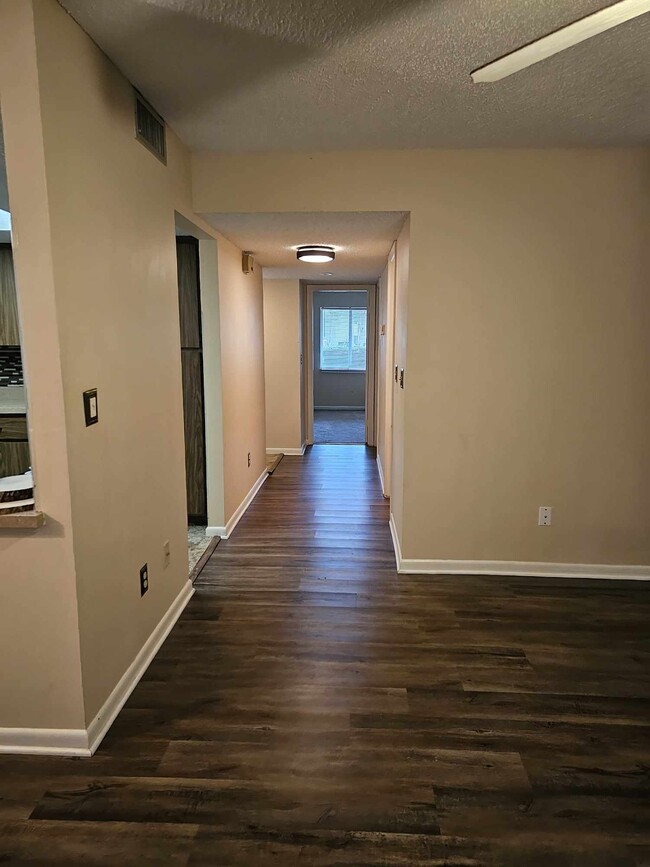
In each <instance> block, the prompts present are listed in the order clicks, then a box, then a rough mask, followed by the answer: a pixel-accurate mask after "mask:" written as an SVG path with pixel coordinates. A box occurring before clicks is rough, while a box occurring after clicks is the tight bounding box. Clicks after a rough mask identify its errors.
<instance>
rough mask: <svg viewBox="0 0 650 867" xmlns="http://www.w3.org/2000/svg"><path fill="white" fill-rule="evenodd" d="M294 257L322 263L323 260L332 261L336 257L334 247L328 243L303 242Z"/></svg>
mask: <svg viewBox="0 0 650 867" xmlns="http://www.w3.org/2000/svg"><path fill="white" fill-rule="evenodd" d="M296 258H298V259H300V261H301V262H314V263H315V264H318V263H320V264H322V263H323V262H333V261H334V259H335V258H336V253H335V252H334V247H330V246H329V245H328V244H303V245H302V247H298V250H297V251H296Z"/></svg>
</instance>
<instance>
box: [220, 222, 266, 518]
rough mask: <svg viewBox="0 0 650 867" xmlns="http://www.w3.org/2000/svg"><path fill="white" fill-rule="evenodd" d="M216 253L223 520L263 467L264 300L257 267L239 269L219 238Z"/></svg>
mask: <svg viewBox="0 0 650 867" xmlns="http://www.w3.org/2000/svg"><path fill="white" fill-rule="evenodd" d="M218 256H219V306H220V313H221V382H222V395H223V419H224V426H223V443H224V482H225V515H226V523H227V522H228V521H229V520H230V519H231V518H232V517H233V515H234V514H235V512H236V511H237V509H238V507H239V506H240V505H241V504H242V502H243V501H244V499H245V498H246V496H247V495H248V493H249V492H250V491H251V489H252V488H253V486H254V485H255V483H256V482H257V481H258V480H259V478H260V476H261V475H262V474H263V473H264V472H265V470H266V412H265V393H264V392H265V385H264V301H263V295H262V274H261V271H259V270H258V269H256V270H255V271H252V272H251V273H250V274H244V273H243V271H242V251H241V250H240V249H239V248H238V247H236V246H235V245H234V244H232V243H231V242H230V241H228V240H227V239H225V238H221V239H220V240H219V245H218ZM249 454H250V461H249V459H248V456H249Z"/></svg>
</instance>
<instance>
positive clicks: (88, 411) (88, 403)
mask: <svg viewBox="0 0 650 867" xmlns="http://www.w3.org/2000/svg"><path fill="white" fill-rule="evenodd" d="M83 398H84V417H85V419H86V427H89V426H90V425H91V424H97V422H98V421H99V407H98V406H97V389H96V388H89V389H88V391H84V393H83Z"/></svg>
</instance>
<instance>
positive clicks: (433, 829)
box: [0, 446, 650, 867]
mask: <svg viewBox="0 0 650 867" xmlns="http://www.w3.org/2000/svg"><path fill="white" fill-rule="evenodd" d="M387 520H388V506H387V504H386V502H385V501H384V500H383V499H382V496H381V492H380V488H379V481H378V478H377V471H376V467H375V462H374V453H373V452H372V451H371V450H370V449H365V448H363V447H359V446H351V447H345V446H318V447H314V448H313V449H311V450H310V451H309V452H308V453H307V455H306V456H305V457H304V458H293V457H286V458H285V459H284V460H283V461H282V463H281V464H280V466H279V467H278V468H277V470H276V472H275V474H274V475H273V476H272V477H271V478H269V480H268V481H267V483H266V484H265V486H264V487H263V488H262V490H261V492H260V494H259V495H258V497H257V499H256V500H255V502H254V503H253V505H252V506H251V508H250V509H249V511H248V513H247V514H246V516H245V517H244V519H243V520H242V521H241V523H240V525H239V527H238V528H237V530H236V531H235V533H234V535H233V537H232V538H231V539H229V540H228V541H226V542H223V543H222V544H221V545H219V547H218V548H217V549H216V551H215V552H214V554H213V555H212V557H211V558H210V560H209V561H208V563H207V565H206V566H205V567H204V569H203V571H202V573H201V575H200V577H199V582H198V589H197V593H196V596H195V597H194V598H193V599H192V601H191V602H190V604H189V606H188V608H187V609H186V611H185V613H184V614H183V616H182V618H181V620H180V622H179V623H178V625H177V626H176V628H175V629H174V631H173V633H172V634H171V636H170V638H169V639H168V641H167V642H166V643H165V645H164V646H163V648H162V649H161V651H160V652H159V654H158V656H157V657H156V659H155V660H154V662H153V663H152V665H151V667H150V669H149V671H148V672H147V674H146V675H145V677H144V678H143V680H142V682H141V683H140V685H139V686H138V687H137V688H136V690H135V691H134V693H133V695H132V696H131V698H130V700H129V702H128V704H127V705H126V707H125V708H124V710H123V711H122V713H121V714H120V715H119V717H118V719H117V720H116V722H115V724H114V726H113V728H112V729H111V731H110V732H109V734H108V736H107V737H106V740H105V741H104V743H103V744H102V745H101V747H100V749H99V751H98V752H97V754H96V755H95V756H94V757H93V758H91V759H54V758H35V757H19V756H10V757H0V863H1V864H5V863H7V864H21V863H29V864H32V865H33V864H48V865H50V864H61V865H64V864H65V865H72V864H82V863H83V864H86V865H99V864H101V865H105V864H106V865H108V864H110V865H138V867H140V865H147V864H175V865H182V867H197V865H215V867H216V865H218V867H230V865H232V867H244V865H246V867H251V865H271V864H273V865H282V867H291V865H318V867H343V865H348V867H349V865H364V867H371V865H392V867H407V865H408V867H410V865H425V864H426V865H457V867H461V865H462V867H470V865H473V867H477V865H491V867H501V865H504V867H509V865H513V867H514V865H517V867H522V865H532V867H535V865H540V867H548V865H559V867H569V865H571V867H573V865H580V867H582V865H588V867H592V865H593V867H604V865H622V867H623V865H624V867H632V865H637V867H640V865H644V864H645V865H647V864H649V863H650V799H649V798H648V794H649V792H650V749H649V746H650V738H649V734H650V720H649V715H648V708H649V697H650V675H649V668H648V659H649V656H650V654H649V650H650V648H649V643H648V635H647V631H648V629H647V628H648V614H649V613H650V604H649V598H648V591H647V588H646V586H645V585H643V584H641V583H634V582H629V583H628V582H606V581H593V582H589V581H583V580H537V579H505V578H504V579H499V578H472V577H468V578H444V577H443V578H437V577H426V576H399V577H398V575H397V573H396V571H395V565H394V558H393V552H392V547H391V542H390V535H389V531H388V528H387Z"/></svg>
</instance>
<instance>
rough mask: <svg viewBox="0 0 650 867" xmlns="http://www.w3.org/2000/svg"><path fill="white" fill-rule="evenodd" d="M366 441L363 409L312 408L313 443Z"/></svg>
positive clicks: (361, 442)
mask: <svg viewBox="0 0 650 867" xmlns="http://www.w3.org/2000/svg"><path fill="white" fill-rule="evenodd" d="M365 441H366V414H365V412H364V411H363V410H328V409H316V410H314V442H315V443H360V444H362V445H363V443H365Z"/></svg>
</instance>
